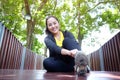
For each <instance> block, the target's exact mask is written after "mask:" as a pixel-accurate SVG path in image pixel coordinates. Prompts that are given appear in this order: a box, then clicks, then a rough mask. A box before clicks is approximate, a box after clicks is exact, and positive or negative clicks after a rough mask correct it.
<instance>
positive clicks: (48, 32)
mask: <svg viewBox="0 0 120 80" xmlns="http://www.w3.org/2000/svg"><path fill="white" fill-rule="evenodd" d="M49 18H55V19H56V20H57V21H58V22H59V20H58V18H57V17H55V16H52V15H51V16H48V17H47V18H46V20H45V23H46V30H45V32H46V34H51V32H50V31H49V30H48V27H47V26H48V25H47V20H48V19H49Z"/></svg>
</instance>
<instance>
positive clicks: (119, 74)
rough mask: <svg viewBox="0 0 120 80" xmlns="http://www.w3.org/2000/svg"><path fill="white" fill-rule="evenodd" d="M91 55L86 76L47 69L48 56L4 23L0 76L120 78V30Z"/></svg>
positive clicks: (26, 79)
mask: <svg viewBox="0 0 120 80" xmlns="http://www.w3.org/2000/svg"><path fill="white" fill-rule="evenodd" d="M88 59H89V63H90V64H89V66H90V68H91V70H92V71H91V72H90V73H89V74H86V76H80V77H78V76H77V75H76V74H75V73H74V72H71V73H61V72H57V73H50V72H46V71H45V70H44V68H43V65H42V62H43V60H44V56H42V55H38V54H35V53H34V52H32V51H31V50H29V49H27V48H26V47H24V46H23V45H22V44H21V43H20V42H19V41H18V40H17V38H16V37H15V36H14V35H13V34H12V33H11V32H10V31H9V30H8V29H7V28H6V27H5V26H4V25H3V24H2V23H0V80H120V32H119V33H118V34H116V35H115V36H114V37H113V38H111V39H110V40H109V41H108V42H107V43H105V44H104V45H103V46H102V47H100V49H99V50H97V51H95V52H93V53H91V54H89V55H88Z"/></svg>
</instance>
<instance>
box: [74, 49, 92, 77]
mask: <svg viewBox="0 0 120 80" xmlns="http://www.w3.org/2000/svg"><path fill="white" fill-rule="evenodd" d="M75 72H76V73H77V75H78V76H81V75H85V74H86V73H89V72H90V68H89V66H88V58H87V56H86V55H85V54H84V52H82V51H78V52H77V53H76V54H75Z"/></svg>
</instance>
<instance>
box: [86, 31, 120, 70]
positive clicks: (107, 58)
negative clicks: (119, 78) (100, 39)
mask: <svg viewBox="0 0 120 80" xmlns="http://www.w3.org/2000/svg"><path fill="white" fill-rule="evenodd" d="M88 58H89V61H90V62H89V63H90V67H91V69H92V70H94V71H120V32H118V33H117V34H116V35H115V36H114V37H113V38H112V39H110V40H109V41H108V42H106V43H105V44H104V45H103V46H102V47H100V48H99V49H98V50H97V51H95V52H93V53H91V54H89V55H88Z"/></svg>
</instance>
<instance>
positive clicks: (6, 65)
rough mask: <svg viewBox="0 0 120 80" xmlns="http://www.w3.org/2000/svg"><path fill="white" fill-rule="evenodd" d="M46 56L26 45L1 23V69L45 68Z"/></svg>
mask: <svg viewBox="0 0 120 80" xmlns="http://www.w3.org/2000/svg"><path fill="white" fill-rule="evenodd" d="M43 59H44V57H43V56H41V55H38V54H36V53H34V52H32V51H31V50H29V49H27V48H26V47H24V46H23V45H22V44H21V43H20V42H19V41H18V40H17V38H16V37H15V36H14V35H13V34H12V33H11V32H10V31H9V30H8V29H7V28H6V27H5V26H4V25H3V24H2V23H0V69H43V66H42V61H43Z"/></svg>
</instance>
